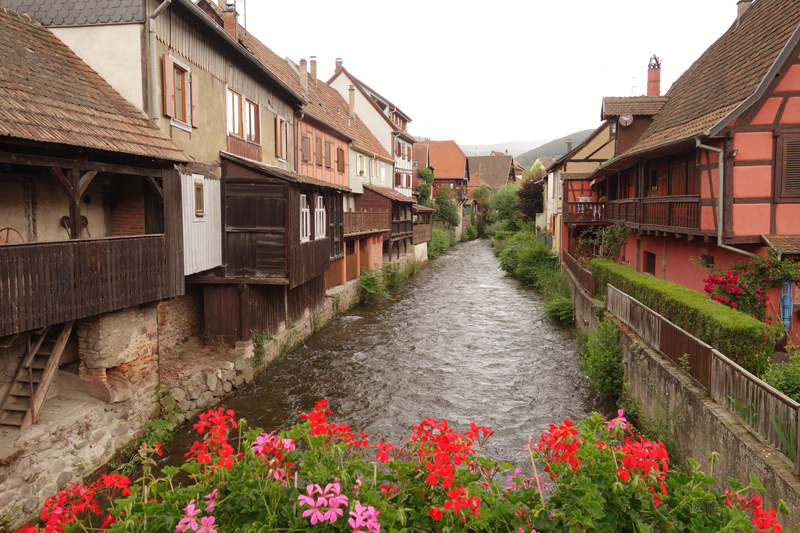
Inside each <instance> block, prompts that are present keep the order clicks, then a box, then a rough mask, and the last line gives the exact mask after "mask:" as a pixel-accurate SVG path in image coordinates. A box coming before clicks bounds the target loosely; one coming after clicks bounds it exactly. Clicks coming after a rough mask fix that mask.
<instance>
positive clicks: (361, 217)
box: [344, 210, 430, 244]
mask: <svg viewBox="0 0 800 533" xmlns="http://www.w3.org/2000/svg"><path fill="white" fill-rule="evenodd" d="M379 231H389V216H388V212H381V211H371V210H370V211H350V212H347V213H344V235H345V237H352V236H355V235H363V234H367V233H375V232H379ZM429 240H430V239H429ZM415 244H416V243H415Z"/></svg>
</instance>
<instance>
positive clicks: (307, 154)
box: [301, 135, 311, 163]
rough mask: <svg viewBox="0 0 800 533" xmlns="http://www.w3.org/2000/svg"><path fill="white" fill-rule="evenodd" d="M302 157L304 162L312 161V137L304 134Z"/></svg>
mask: <svg viewBox="0 0 800 533" xmlns="http://www.w3.org/2000/svg"><path fill="white" fill-rule="evenodd" d="M301 151H302V154H301V156H302V158H303V162H304V163H308V162H309V161H311V137H309V136H308V135H303V146H302V149H301Z"/></svg>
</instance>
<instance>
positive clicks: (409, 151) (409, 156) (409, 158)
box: [406, 146, 411, 161]
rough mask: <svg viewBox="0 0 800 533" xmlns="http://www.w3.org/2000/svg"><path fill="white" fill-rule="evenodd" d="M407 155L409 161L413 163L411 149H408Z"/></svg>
mask: <svg viewBox="0 0 800 533" xmlns="http://www.w3.org/2000/svg"><path fill="white" fill-rule="evenodd" d="M406 155H407V156H408V157H407V159H408V160H409V161H411V147H410V146H408V147H406Z"/></svg>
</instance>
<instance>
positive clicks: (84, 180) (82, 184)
mask: <svg viewBox="0 0 800 533" xmlns="http://www.w3.org/2000/svg"><path fill="white" fill-rule="evenodd" d="M96 175H97V171H96V170H90V171H89V172H87V173H86V174H84V175H83V176H81V180H80V181H79V182H78V197H79V198H80V197H81V196H83V193H84V192H86V187H88V186H89V184H90V183H91V182H92V180H93V179H94V177H95V176H96ZM150 179H153V178H150Z"/></svg>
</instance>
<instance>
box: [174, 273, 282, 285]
mask: <svg viewBox="0 0 800 533" xmlns="http://www.w3.org/2000/svg"><path fill="white" fill-rule="evenodd" d="M186 283H201V284H207V283H215V284H231V283H235V284H239V283H247V284H249V285H288V284H289V279H288V278H246V277H233V278H222V277H217V276H198V275H194V276H186Z"/></svg>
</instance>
